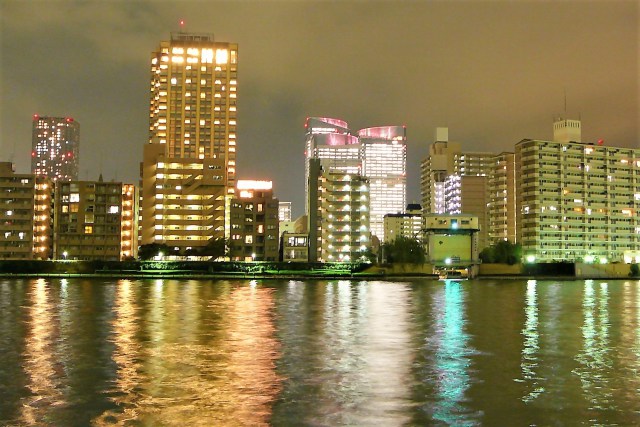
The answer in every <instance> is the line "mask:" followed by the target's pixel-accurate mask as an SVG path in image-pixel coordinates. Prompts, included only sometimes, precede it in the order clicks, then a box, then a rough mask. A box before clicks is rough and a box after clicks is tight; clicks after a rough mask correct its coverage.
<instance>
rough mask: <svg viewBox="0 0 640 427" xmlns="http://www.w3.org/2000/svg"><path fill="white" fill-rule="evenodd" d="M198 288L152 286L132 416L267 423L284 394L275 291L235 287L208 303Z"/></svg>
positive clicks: (149, 420)
mask: <svg viewBox="0 0 640 427" xmlns="http://www.w3.org/2000/svg"><path fill="white" fill-rule="evenodd" d="M201 286H202V285H201V284H198V283H180V282H176V281H157V282H155V283H154V284H153V288H152V290H151V293H150V297H149V299H148V300H147V304H148V305H149V310H148V313H149V315H148V319H147V321H146V322H145V323H146V333H147V334H148V336H149V340H150V343H149V348H148V350H147V351H146V354H145V356H146V357H145V360H146V363H145V364H144V366H143V367H142V368H141V370H142V371H143V372H144V374H145V375H144V376H145V381H144V382H143V384H142V386H141V387H142V389H141V391H140V396H139V397H138V398H137V401H138V402H137V408H136V409H135V411H134V410H133V409H132V410H131V411H130V415H131V416H133V417H135V418H136V419H137V420H139V421H141V422H143V423H144V424H149V425H180V426H182V425H204V426H209V425H266V424H267V423H268V419H269V416H270V413H271V404H272V402H273V400H274V399H275V396H276V395H277V394H278V392H279V390H280V379H279V378H278V377H277V375H276V373H275V360H276V359H277V357H278V342H277V341H276V340H275V339H274V337H273V335H274V331H275V328H274V321H273V306H274V300H273V290H271V289H266V288H261V287H260V286H258V285H257V284H256V285H254V286H238V287H234V288H232V289H231V290H230V291H229V288H226V291H228V293H227V294H226V295H222V296H220V297H214V298H212V299H211V300H208V299H203V298H202V296H201V295H199V291H200V290H201V289H202V288H201ZM222 288H223V289H224V287H222ZM121 332H123V331H121V330H116V331H114V333H116V334H119V333H121ZM126 333H133V331H132V330H128V331H126ZM116 342H126V339H123V338H122V337H120V338H118V339H116ZM131 350H132V351H133V353H136V352H137V349H135V348H133V349H131ZM125 351H126V350H125ZM129 369H133V374H134V378H135V376H136V375H137V376H138V378H140V374H138V370H139V369H138V367H135V366H130V367H129ZM136 382H137V381H136V380H134V381H133V382H132V383H131V384H128V385H127V387H128V386H129V385H133V384H134V383H136ZM132 396H133V395H132Z"/></svg>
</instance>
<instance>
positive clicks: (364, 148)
mask: <svg viewBox="0 0 640 427" xmlns="http://www.w3.org/2000/svg"><path fill="white" fill-rule="evenodd" d="M358 139H359V140H360V145H361V158H362V175H364V176H365V177H367V179H368V180H369V185H370V217H369V221H370V227H371V233H372V234H373V235H375V236H378V238H380V239H382V238H384V216H385V215H386V214H389V213H400V212H402V211H403V210H404V208H405V206H406V203H407V132H406V128H405V127H404V126H382V127H373V128H367V129H361V130H359V131H358Z"/></svg>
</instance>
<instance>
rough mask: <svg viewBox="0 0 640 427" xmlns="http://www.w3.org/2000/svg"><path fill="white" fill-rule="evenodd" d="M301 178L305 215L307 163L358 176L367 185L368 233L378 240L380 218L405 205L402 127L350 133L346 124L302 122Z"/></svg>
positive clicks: (320, 119)
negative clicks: (311, 161) (303, 161)
mask: <svg viewBox="0 0 640 427" xmlns="http://www.w3.org/2000/svg"><path fill="white" fill-rule="evenodd" d="M305 130H306V146H305V156H306V161H305V172H306V173H305V178H306V187H305V189H306V193H305V194H306V200H307V210H306V212H307V213H309V203H311V201H310V200H309V194H310V190H309V185H310V184H309V160H311V159H319V160H320V166H321V167H322V168H323V169H324V170H325V171H332V172H338V173H343V174H348V175H360V176H362V177H366V178H367V179H368V180H369V182H370V188H371V190H370V194H369V195H370V209H371V212H370V224H371V233H372V234H373V235H375V236H378V238H379V239H380V240H382V238H383V236H384V216H385V215H386V214H390V213H399V212H402V211H403V210H404V207H405V206H406V201H407V196H406V188H407V185H406V181H407V173H406V163H407V146H406V145H407V144H406V140H407V138H406V128H405V127H404V126H379V127H371V128H366V129H361V130H359V131H358V132H356V133H355V134H353V133H352V132H351V130H350V129H349V126H348V124H347V122H345V121H343V120H339V119H332V118H325V117H309V118H307V120H306V122H305Z"/></svg>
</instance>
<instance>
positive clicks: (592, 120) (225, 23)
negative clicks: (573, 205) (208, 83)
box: [0, 0, 639, 213]
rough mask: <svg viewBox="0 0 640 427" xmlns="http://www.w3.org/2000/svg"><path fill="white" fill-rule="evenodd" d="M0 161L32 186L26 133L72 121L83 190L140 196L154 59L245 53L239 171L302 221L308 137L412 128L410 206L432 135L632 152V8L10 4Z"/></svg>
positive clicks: (1, 2)
mask: <svg viewBox="0 0 640 427" xmlns="http://www.w3.org/2000/svg"><path fill="white" fill-rule="evenodd" d="M0 16H1V18H0V19H2V21H1V22H2V27H1V33H0V36H1V52H0V54H1V58H0V59H1V68H0V71H1V81H2V86H1V91H2V92H1V98H2V101H1V103H2V104H1V108H2V110H1V115H2V130H1V133H0V146H1V149H2V157H3V158H4V159H6V158H9V157H11V156H13V159H14V161H15V162H16V164H17V167H18V170H20V171H26V170H28V168H29V151H30V139H31V135H30V129H31V128H30V126H31V123H30V117H31V115H32V114H34V113H40V114H42V115H70V116H73V117H75V118H76V119H77V120H78V121H80V123H81V126H82V130H81V134H82V136H81V169H82V172H81V176H82V178H85V177H88V178H89V179H95V178H96V177H97V175H98V173H99V172H100V171H102V172H103V174H104V176H105V177H108V178H118V179H123V180H127V181H133V182H137V180H138V163H139V161H140V159H141V153H142V145H143V144H144V143H145V141H146V139H147V127H148V110H147V108H148V107H147V104H148V99H147V97H148V78H149V70H148V67H149V63H148V62H149V57H150V52H151V51H152V50H153V49H154V48H155V47H156V46H157V44H158V42H159V41H160V40H164V39H167V38H168V36H169V33H170V32H171V31H177V30H178V29H179V28H178V22H179V20H180V19H184V20H185V21H186V30H188V31H194V32H213V33H214V34H215V37H216V38H217V39H219V40H223V41H231V42H237V43H238V44H239V51H240V52H239V53H240V55H239V58H240V70H239V79H238V80H239V89H238V90H239V95H238V96H239V113H238V114H239V132H238V169H239V176H240V177H244V178H254V177H255V178H269V179H273V180H274V184H275V188H276V192H277V194H278V196H279V197H280V198H281V199H283V200H292V201H293V202H294V204H295V208H294V211H295V212H296V213H301V212H302V210H303V206H302V203H303V200H302V199H303V193H304V183H303V182H302V180H303V170H304V166H303V160H302V159H303V150H304V148H303V144H302V142H303V127H302V125H303V122H304V118H305V117H306V116H316V115H320V116H331V117H337V118H342V119H344V120H346V121H347V122H349V123H350V125H351V127H352V128H353V129H354V130H357V129H359V128H362V127H369V126H376V125H385V124H405V125H406V126H407V133H408V137H409V142H408V144H409V150H408V167H409V177H408V178H409V198H410V200H411V199H418V197H419V189H418V182H419V161H420V160H421V158H423V157H424V156H425V154H426V152H427V147H428V144H429V143H430V142H431V141H432V135H433V132H434V128H435V127H436V126H449V128H450V137H451V138H452V139H455V140H457V141H460V142H461V143H462V144H463V147H464V148H465V149H469V150H471V149H473V150H485V151H496V152H499V151H504V150H512V149H513V145H514V144H515V143H516V142H517V141H519V140H520V139H522V138H550V137H551V121H552V118H553V116H555V115H557V114H564V105H565V93H566V100H567V113H568V115H569V116H571V117H577V116H580V117H581V118H582V120H583V139H584V140H596V139H599V138H603V139H605V141H607V143H608V144H610V145H620V146H637V145H638V119H639V116H638V3H637V2H636V1H601V2H598V1H595V2H594V1H589V2H586V1H572V2H533V1H532V2H528V1H508V2H507V1H491V2H489V1H486V2H485V1H452V2H439V1H438V2H436V1H434V2H429V1H422V2H421V1H414V2H395V1H393V2H392V1H389V2H356V1H353V2H349V1H347V2H205V1H193V2H191V1H175V2H168V1H136V2H125V1H106V0H105V1H101V2H88V1H78V2H76V1H42V2H36V1H17V0H16V1H7V0H0Z"/></svg>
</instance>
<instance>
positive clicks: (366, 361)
mask: <svg viewBox="0 0 640 427" xmlns="http://www.w3.org/2000/svg"><path fill="white" fill-rule="evenodd" d="M281 296H282V300H281V301H280V304H279V306H278V309H279V316H278V317H279V322H278V329H279V338H280V340H281V342H282V344H283V354H282V358H281V359H280V360H279V362H278V371H279V372H281V373H282V375H284V376H285V377H286V381H285V382H284V388H283V390H282V393H281V395H280V397H279V399H278V402H277V403H276V405H275V408H274V416H273V418H272V422H273V424H274V425H323V426H324V425H390V426H391V425H403V424H406V423H407V422H408V421H409V419H410V418H409V417H410V411H409V409H408V407H410V406H411V405H412V403H411V383H412V380H411V362H412V360H413V353H412V350H411V345H410V335H409V330H410V325H409V321H410V317H409V311H408V308H409V306H410V304H409V298H410V292H409V290H408V288H407V286H406V284H401V283H388V282H386V283H384V282H359V283H356V282H350V281H337V282H336V281H330V282H326V283H322V282H319V283H302V282H290V283H289V284H288V285H287V287H286V291H284V292H282V293H281Z"/></svg>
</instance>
